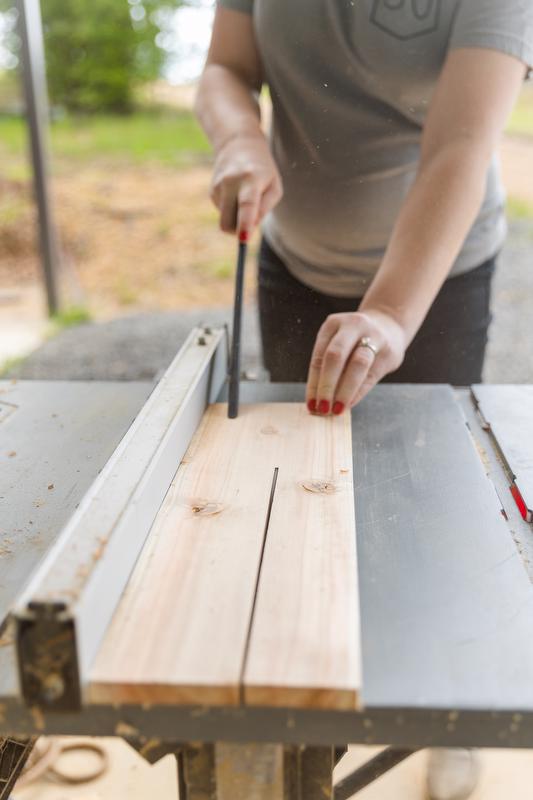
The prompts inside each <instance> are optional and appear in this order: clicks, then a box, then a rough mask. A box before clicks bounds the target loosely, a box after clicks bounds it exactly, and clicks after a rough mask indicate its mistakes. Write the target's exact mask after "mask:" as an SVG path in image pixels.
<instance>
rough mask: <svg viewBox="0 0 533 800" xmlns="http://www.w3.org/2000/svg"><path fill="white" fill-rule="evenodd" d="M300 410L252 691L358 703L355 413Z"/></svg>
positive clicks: (263, 579)
mask: <svg viewBox="0 0 533 800" xmlns="http://www.w3.org/2000/svg"><path fill="white" fill-rule="evenodd" d="M297 408H298V409H299V414H294V415H293V419H292V420H287V428H288V426H289V425H290V429H288V430H287V431H284V440H285V442H286V443H287V446H286V448H285V449H284V451H283V458H282V460H281V462H280V468H279V474H278V480H277V487H276V496H275V501H274V504H273V507H272V513H271V518H270V524H269V527H268V536H267V540H266V546H265V553H264V558H263V563H262V567H261V576H260V582H259V589H258V595H257V601H256V609H255V615H254V624H253V626H252V631H251V638H250V647H249V652H248V658H247V664H246V670H245V675H244V697H245V702H246V703H247V704H249V705H269V706H285V707H296V706H299V707H314V708H341V709H353V708H355V707H356V703H357V691H358V688H359V686H360V665H359V658H360V655H359V630H358V625H359V612H358V592H357V564H356V543H355V519H354V500H353V475H352V448H351V424H350V417H349V415H347V414H345V415H344V416H342V417H338V418H335V419H323V418H320V417H312V418H310V417H309V415H308V414H307V413H306V411H305V410H304V409H303V407H302V406H297ZM302 430H306V436H305V438H304V437H303V436H300V432H301V431H302Z"/></svg>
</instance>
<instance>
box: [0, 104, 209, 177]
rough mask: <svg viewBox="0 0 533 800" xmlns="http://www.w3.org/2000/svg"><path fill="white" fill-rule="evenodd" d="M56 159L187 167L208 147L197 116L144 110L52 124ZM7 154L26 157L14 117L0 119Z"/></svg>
mask: <svg viewBox="0 0 533 800" xmlns="http://www.w3.org/2000/svg"><path fill="white" fill-rule="evenodd" d="M50 135H51V145H52V152H53V155H54V156H55V157H57V158H61V159H68V160H72V161H82V162H91V161H94V160H95V159H97V158H113V159H114V160H123V161H129V162H132V163H136V164H142V163H145V162H158V163H161V164H170V165H178V166H179V165H185V164H189V163H191V162H195V161H200V160H205V159H206V158H207V157H208V154H209V152H210V147H209V143H208V141H207V139H206V137H205V136H204V134H203V132H202V130H201V129H200V126H199V125H198V123H197V121H196V119H195V118H194V116H193V114H192V112H190V111H186V110H177V111H174V112H170V111H139V112H137V113H135V114H132V115H131V116H112V115H104V114H102V115H96V116H87V117H72V116H66V117H64V118H63V119H59V120H57V121H55V122H53V123H52V125H51V134H50ZM0 142H1V148H2V150H3V151H4V154H5V155H8V156H9V155H20V154H22V153H25V147H26V125H25V122H24V120H23V119H21V118H20V117H15V116H6V115H4V116H0Z"/></svg>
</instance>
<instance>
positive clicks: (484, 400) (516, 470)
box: [472, 386, 533, 521]
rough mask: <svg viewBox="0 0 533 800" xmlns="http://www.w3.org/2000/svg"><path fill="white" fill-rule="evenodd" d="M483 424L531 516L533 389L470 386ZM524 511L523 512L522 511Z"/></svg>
mask: <svg viewBox="0 0 533 800" xmlns="http://www.w3.org/2000/svg"><path fill="white" fill-rule="evenodd" d="M472 392H473V394H474V397H475V399H476V402H477V403H478V405H479V409H480V411H481V414H482V415H483V418H484V420H485V422H486V423H487V424H488V425H489V427H490V430H491V432H492V434H493V436H494V438H495V439H496V441H497V443H498V446H499V448H500V450H501V452H502V455H503V457H504V459H505V461H506V463H507V465H508V467H509V469H510V471H511V472H512V473H513V476H514V479H515V481H516V485H517V487H518V489H519V491H520V494H521V496H522V498H523V501H524V503H525V506H526V509H527V511H528V512H529V515H528V518H529V521H531V517H532V515H533V386H474V387H473V388H472ZM526 509H524V511H526Z"/></svg>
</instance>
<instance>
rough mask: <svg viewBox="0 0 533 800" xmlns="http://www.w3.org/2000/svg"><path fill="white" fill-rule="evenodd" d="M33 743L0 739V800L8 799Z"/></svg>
mask: <svg viewBox="0 0 533 800" xmlns="http://www.w3.org/2000/svg"><path fill="white" fill-rule="evenodd" d="M35 741H36V740H35V739H13V738H11V737H7V738H3V737H0V800H7V798H8V797H9V795H10V792H11V790H12V789H13V788H14V786H15V784H16V782H17V780H18V777H19V775H20V773H21V772H22V768H23V767H24V764H25V763H26V761H27V760H28V756H29V755H30V753H31V751H32V750H33V745H34V744H35Z"/></svg>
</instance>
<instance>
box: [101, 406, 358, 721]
mask: <svg viewBox="0 0 533 800" xmlns="http://www.w3.org/2000/svg"><path fill="white" fill-rule="evenodd" d="M346 420H347V418H346V419H344V420H339V419H335V420H334V419H319V418H316V417H311V416H309V414H307V412H306V411H305V409H304V407H303V406H301V405H300V404H273V403H269V404H262V405H254V406H243V407H242V408H241V412H240V415H239V417H238V419H236V420H228V419H227V416H226V405H214V406H211V407H210V408H209V409H208V411H207V412H206V414H205V416H204V419H203V422H202V425H201V427H200V428H199V430H198V431H197V434H196V436H195V437H194V439H193V441H192V443H191V446H190V448H189V450H188V452H187V454H186V456H185V459H184V461H183V463H182V465H181V466H180V469H179V470H178V472H177V475H176V478H175V480H174V481H173V483H172V486H171V488H170V491H169V493H168V495H167V497H166V499H165V501H164V503H163V505H162V507H161V509H160V512H159V514H158V516H157V518H156V522H155V524H154V527H153V529H152V531H151V533H150V535H149V539H148V542H147V544H146V546H145V548H144V550H143V552H142V555H141V558H140V559H139V562H138V564H137V567H136V569H135V571H134V573H133V575H132V577H131V579H130V583H129V585H128V587H127V589H126V591H125V593H124V595H123V598H122V601H121V603H120V605H119V608H118V610H117V612H116V614H115V617H114V619H113V622H112V624H111V626H110V629H109V630H108V633H107V635H106V638H105V641H104V643H103V646H102V647H101V649H100V652H99V654H98V657H97V659H96V662H95V664H94V666H93V670H92V678H91V686H90V695H89V696H90V699H91V700H92V701H94V702H131V703H162V704H196V703H201V704H210V705H235V704H238V703H239V702H240V700H241V680H242V675H243V671H244V670H245V659H246V654H247V647H248V640H249V631H250V625H251V619H252V613H253V609H254V599H255V593H256V586H257V581H258V574H259V570H260V565H261V555H262V550H263V543H264V533H265V522H266V518H267V510H268V503H269V497H270V492H271V486H272V478H273V474H274V469H275V468H276V467H277V468H278V469H279V477H278V481H279V486H278V490H279V491H277V492H276V496H275V499H274V505H273V508H274V513H273V519H272V522H273V527H272V528H269V534H268V536H267V550H266V552H265V563H264V566H266V568H267V574H268V575H269V576H270V575H272V580H273V581H274V584H273V592H274V593H277V592H278V591H282V592H283V593H287V596H286V598H285V600H284V602H282V605H283V606H284V607H285V610H286V613H287V614H289V615H290V616H293V617H294V622H293V624H292V625H291V624H287V622H286V621H285V619H283V620H282V619H279V618H272V617H271V622H272V624H273V633H272V635H271V637H270V640H269V641H270V644H269V645H268V646H272V647H273V648H274V649H275V651H276V652H273V653H272V654H271V656H272V666H273V671H271V675H273V676H275V685H274V688H273V692H271V695H272V704H273V705H276V704H279V702H278V701H279V698H280V694H279V692H280V688H281V689H285V688H287V689H288V694H287V695H286V697H285V699H286V700H287V701H290V700H291V697H292V698H293V699H294V697H296V695H294V696H293V694H292V693H293V692H294V690H295V688H296V690H297V695H298V696H297V697H296V700H297V702H298V704H301V703H302V702H303V701H305V702H306V703H308V704H309V705H319V706H320V707H322V706H323V705H324V702H325V701H326V700H327V701H328V702H330V704H331V707H337V706H338V703H339V702H341V704H342V705H343V706H344V705H345V704H346V702H347V699H346V695H345V690H346V687H349V690H350V702H352V700H353V694H354V691H355V687H356V684H357V682H358V679H359V673H358V645H359V642H358V635H357V614H356V601H355V602H354V598H356V570H355V546H354V535H355V531H354V524H353V505H352V504H351V503H352V501H351V489H350V485H351V454H350V428H349V420H348V422H347V421H346ZM341 469H342V470H344V469H347V470H348V472H343V473H342V474H341V473H340V470H341ZM311 479H313V480H319V481H320V480H325V481H331V482H334V481H336V482H337V483H338V490H337V491H336V492H334V493H332V494H328V493H319V494H316V493H315V492H313V491H308V490H306V489H304V488H303V486H302V485H301V484H302V483H303V482H306V481H309V480H311ZM278 502H279V504H280V505H279V511H278V505H277V504H278ZM327 507H330V508H331V509H333V508H334V507H335V508H336V509H337V510H336V511H335V512H333V511H330V512H328V511H326V508H327ZM293 514H294V515H296V516H292V515H293ZM345 515H346V518H344V516H345ZM341 518H342V520H343V524H342V525H341V526H340V528H339V530H335V531H332V530H330V529H329V528H328V529H327V530H326V529H324V530H323V531H322V532H321V533H320V532H319V530H318V528H319V526H320V525H326V526H332V525H334V524H336V523H337V522H339V521H340V520H341ZM271 530H272V531H274V539H273V545H272V548H271V547H269V536H270V531H271ZM282 531H284V532H285V539H286V540H287V541H289V540H290V541H291V542H292V544H291V546H290V547H288V548H286V549H285V550H284V551H283V549H282V550H281V551H280V549H279V542H280V541H281V539H282V538H283V534H282ZM344 537H346V538H347V539H351V542H352V543H351V545H350V544H345V543H344ZM278 556H281V557H282V558H283V559H284V560H283V561H280V562H279V570H280V571H279V576H276V575H274V574H273V573H275V569H274V563H273V559H277V558H278ZM347 556H348V558H347V561H346V563H345V561H344V559H345V558H346V557H347ZM319 562H322V567H320V563H319ZM302 565H303V567H302ZM292 570H293V574H294V581H291V580H290V574H291V571H292ZM348 572H350V577H351V581H349V582H348V583H349V586H347V585H346V583H347V579H346V575H347V573H348ZM268 580H270V577H269V578H268ZM302 580H303V581H304V583H303V584H302ZM313 582H315V583H313ZM264 591H265V581H264V579H263V577H261V581H260V590H259V603H258V609H257V610H258V612H259V620H264V619H265V613H266V611H267V610H268V609H267V607H266V606H265V601H267V599H268V596H267V595H266V594H265V600H263V599H262V597H263V593H264ZM316 597H318V598H319V600H318V601H317V600H316ZM346 601H347V602H348V603H349V604H350V608H349V609H348V610H346V609H344V610H343V608H342V606H343V603H344V602H346ZM301 604H302V605H301ZM267 606H268V603H267ZM315 616H316V617H317V619H316V620H311V618H312V617H315ZM348 620H350V624H351V623H352V622H353V626H352V627H351V628H350V629H349V623H348ZM263 626H264V622H261V630H262V629H263ZM254 627H255V622H254V625H252V631H253V629H254ZM334 631H336V632H334ZM276 632H277V634H276ZM341 640H342V641H341ZM260 646H261V647H262V649H260ZM256 648H257V649H256ZM278 648H280V651H279V653H278V652H277V649H278ZM282 649H283V653H284V655H282ZM289 651H290V652H289ZM326 652H327V653H328V655H325V653H326ZM346 652H349V655H346ZM262 653H266V651H265V644H264V636H263V635H259V637H258V638H255V637H254V635H253V632H252V636H251V640H250V653H249V655H250V658H251V659H252V662H253V663H255V664H258V665H259V664H261V665H262V664H263V656H262V655H261V654H262ZM339 654H341V655H342V658H339V659H337V656H338V655H339ZM288 655H289V656H290V659H291V661H292V663H293V664H294V667H293V668H292V669H291V665H290V663H289V664H286V663H285V662H286V659H287V656H288ZM307 660H308V661H309V664H308V665H307V668H306V669H304V668H303V666H302V665H303V664H304V662H305V661H307ZM283 663H285V667H284V669H280V664H283ZM335 665H336V667H335ZM285 680H287V681H288V684H287V687H285ZM279 681H281V682H282V684H283V686H282V687H280V686H278V683H279ZM295 681H296V686H295ZM302 681H303V682H304V683H303V685H301V683H302ZM263 684H264V682H263V683H262V684H261V686H259V684H258V688H260V689H261V691H262V692H263V698H264V692H267V693H268V692H270V689H269V687H267V686H266V685H263ZM337 693H339V696H340V698H341V699H340V701H339V700H338V698H337V697H336V694H337Z"/></svg>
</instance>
